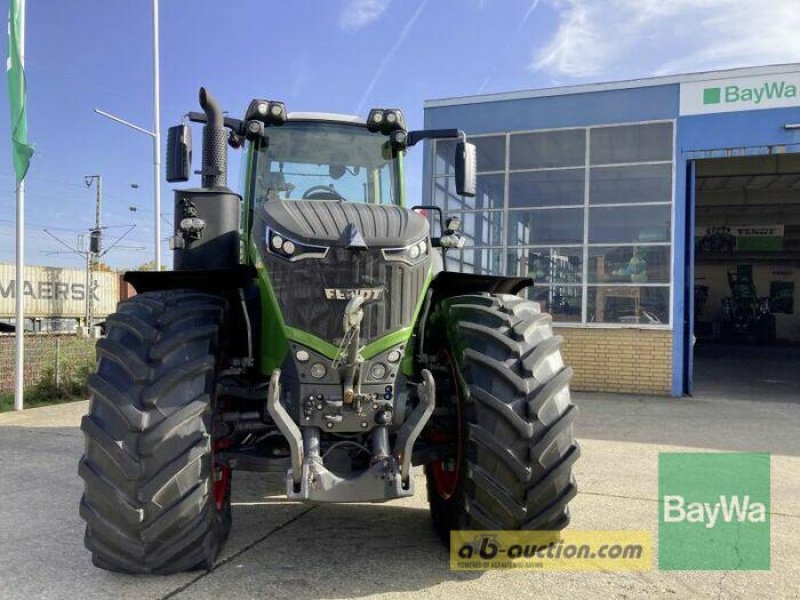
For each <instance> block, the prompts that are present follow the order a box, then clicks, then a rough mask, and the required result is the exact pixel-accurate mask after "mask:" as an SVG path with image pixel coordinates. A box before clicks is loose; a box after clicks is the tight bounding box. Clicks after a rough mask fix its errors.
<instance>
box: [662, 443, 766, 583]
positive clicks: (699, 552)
mask: <svg viewBox="0 0 800 600" xmlns="http://www.w3.org/2000/svg"><path fill="white" fill-rule="evenodd" d="M658 498H659V509H658V567H659V568H660V569H665V570H676V569H687V570H689V569H692V570H726V571H727V570H769V568H770V525H769V521H770V504H769V502H770V457H769V454H751V453H706V452H697V453H671V452H670V453H661V454H660V455H659V457H658Z"/></svg>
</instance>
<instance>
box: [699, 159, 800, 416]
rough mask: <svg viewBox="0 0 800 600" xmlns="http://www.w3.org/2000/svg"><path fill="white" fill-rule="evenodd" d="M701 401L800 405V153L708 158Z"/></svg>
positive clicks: (702, 183) (702, 191) (703, 194)
mask: <svg viewBox="0 0 800 600" xmlns="http://www.w3.org/2000/svg"><path fill="white" fill-rule="evenodd" d="M695 206H696V209H695V238H694V244H695V265H694V266H695V268H694V284H695V287H694V336H695V339H694V393H695V394H696V395H697V394H702V395H719V396H723V395H724V396H726V397H729V398H739V399H749V400H759V399H762V400H779V401H795V402H797V401H800V307H798V302H797V298H796V295H797V292H798V286H800V154H774V155H768V156H752V157H734V158H722V159H708V160H700V161H697V163H696V177H695Z"/></svg>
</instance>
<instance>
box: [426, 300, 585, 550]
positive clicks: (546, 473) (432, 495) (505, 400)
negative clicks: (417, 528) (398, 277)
mask: <svg viewBox="0 0 800 600" xmlns="http://www.w3.org/2000/svg"><path fill="white" fill-rule="evenodd" d="M444 310H445V312H446V315H445V316H444V317H443V319H442V320H443V321H444V322H445V323H446V324H447V325H446V327H447V329H448V331H447V334H446V335H447V338H448V339H449V348H448V349H447V350H446V351H445V352H444V355H445V356H446V357H447V359H446V361H445V362H448V363H449V369H448V370H450V371H451V373H452V377H453V380H454V381H453V383H454V385H452V386H449V387H448V388H447V389H448V390H452V391H451V392H450V396H451V397H450V398H449V399H448V398H443V397H440V396H439V395H438V394H437V404H440V405H441V403H445V402H450V406H455V407H456V409H457V410H456V412H457V414H458V418H457V423H458V426H457V430H458V434H459V435H458V440H457V443H456V444H455V445H454V446H455V447H456V448H457V452H458V455H457V456H456V457H449V458H448V459H447V460H446V461H442V462H437V463H433V464H428V465H427V466H426V476H427V483H428V500H429V504H430V508H431V516H432V519H433V524H434V529H435V530H436V532H437V533H438V534H439V535H440V536H441V537H442V539H443V541H444V542H445V543H448V544H449V539H450V531H451V530H463V529H468V530H474V529H482V530H520V529H535V530H540V531H556V530H560V529H563V528H564V527H566V526H567V524H568V523H569V509H568V507H567V504H568V503H569V501H570V500H571V499H572V498H573V497H574V496H575V494H576V492H577V487H576V484H575V478H574V477H573V475H572V465H573V463H574V462H575V461H576V460H577V458H578V456H579V454H580V449H579V446H578V443H577V442H576V440H575V436H574V432H573V421H574V419H575V416H576V414H577V412H578V411H577V407H575V406H574V405H573V404H572V403H571V401H570V392H569V381H570V379H571V377H572V370H571V369H570V368H568V367H565V366H564V363H563V361H562V358H561V351H560V347H561V344H562V341H563V340H562V338H561V337H559V336H554V335H553V330H552V319H551V317H550V315H548V314H545V313H542V312H540V310H539V305H538V304H537V303H535V302H531V301H529V300H525V299H523V298H520V297H518V296H511V295H505V294H502V295H492V294H480V295H468V296H460V297H456V298H452V299H450V300H449V301H447V305H446V306H445V308H444ZM453 391H454V392H455V396H456V398H452V395H453Z"/></svg>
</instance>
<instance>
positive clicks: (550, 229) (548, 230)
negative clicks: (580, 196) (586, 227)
mask: <svg viewBox="0 0 800 600" xmlns="http://www.w3.org/2000/svg"><path fill="white" fill-rule="evenodd" d="M582 242H583V209H582V208H555V209H552V210H510V211H508V245H509V246H527V245H530V244H580V243H582Z"/></svg>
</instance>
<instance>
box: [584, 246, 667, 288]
mask: <svg viewBox="0 0 800 600" xmlns="http://www.w3.org/2000/svg"><path fill="white" fill-rule="evenodd" d="M670 266H671V265H670V255H669V246H604V247H597V246H592V247H590V248H589V283H669V277H670Z"/></svg>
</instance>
